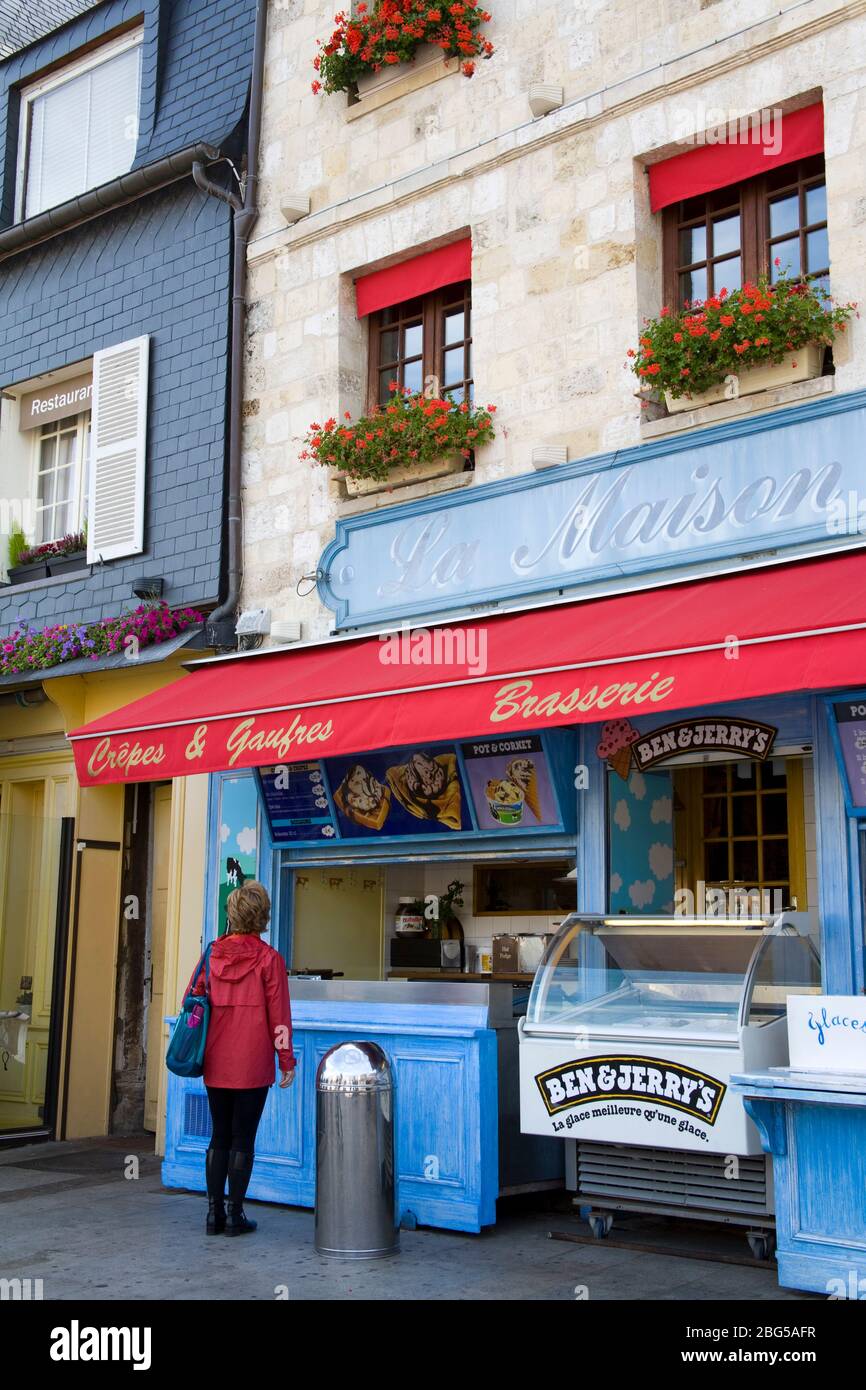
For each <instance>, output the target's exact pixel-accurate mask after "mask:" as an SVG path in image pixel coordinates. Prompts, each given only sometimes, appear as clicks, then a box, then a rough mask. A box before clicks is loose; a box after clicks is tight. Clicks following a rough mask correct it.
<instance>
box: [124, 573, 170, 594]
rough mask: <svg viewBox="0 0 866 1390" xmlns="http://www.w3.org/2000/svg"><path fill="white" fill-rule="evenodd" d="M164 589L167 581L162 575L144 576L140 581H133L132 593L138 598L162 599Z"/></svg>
mask: <svg viewBox="0 0 866 1390" xmlns="http://www.w3.org/2000/svg"><path fill="white" fill-rule="evenodd" d="M164 588H165V580H164V579H163V577H162V575H161V574H147V575H142V576H141V578H140V579H133V581H132V592H133V593H134V594H135V597H136V598H144V599H149V598H151V599H153V598H162V591H163V589H164Z"/></svg>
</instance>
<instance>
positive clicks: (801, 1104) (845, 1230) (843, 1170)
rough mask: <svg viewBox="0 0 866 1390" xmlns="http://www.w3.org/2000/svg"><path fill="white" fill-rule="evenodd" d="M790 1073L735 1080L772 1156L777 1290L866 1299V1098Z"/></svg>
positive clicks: (847, 1086)
mask: <svg viewBox="0 0 866 1390" xmlns="http://www.w3.org/2000/svg"><path fill="white" fill-rule="evenodd" d="M840 1081H841V1084H842V1085H843V1086H844V1087H845V1089H844V1090H839V1091H834V1090H833V1089H832V1084H833V1083H832V1078H831V1077H829V1076H824V1077H821V1078H819V1079H818V1080H816V1084H815V1086H814V1087H813V1088H812V1089H808V1088H807V1078H806V1077H805V1075H804V1074H802V1073H796V1072H793V1071H791V1070H790V1069H789V1068H786V1067H776V1068H773V1069H772V1071H770V1072H766V1073H755V1074H754V1075H746V1076H735V1077H732V1078H731V1085H732V1089H733V1090H734V1091H736V1092H738V1093H739V1094H741V1095H743V1097H744V1101H745V1105H746V1109H747V1110H748V1112H749V1114H750V1115H751V1116H752V1118H753V1119H754V1120H755V1122H756V1123H757V1125H758V1129H759V1133H760V1135H761V1143H762V1146H763V1148H764V1150H765V1152H768V1153H771V1154H772V1155H773V1186H774V1190H775V1198H776V1239H777V1258H778V1269H779V1283H780V1284H782V1285H783V1287H785V1288H793V1289H806V1290H810V1291H812V1292H814V1293H823V1294H826V1295H829V1296H830V1297H834V1298H845V1299H848V1298H855V1299H862V1298H863V1297H864V1296H866V1202H864V1193H866V1093H864V1091H863V1089H862V1088H861V1089H860V1090H859V1091H857V1090H855V1089H853V1088H852V1087H851V1082H850V1078H840Z"/></svg>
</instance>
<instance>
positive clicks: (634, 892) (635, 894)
mask: <svg viewBox="0 0 866 1390" xmlns="http://www.w3.org/2000/svg"><path fill="white" fill-rule="evenodd" d="M655 893H656V886H655V884H654V882H653V880H652V879H651V878H648V879H647V880H646V882H644V883H642V882H641V880H640V879H638V880H637V882H636V883H631V884H629V890H628V895H629V897H630V898H631V900H632V902H633V904H634V906H635V907H638V908H639V907H647V906H648V904H649V903H651V902H652V900H653V898H654V897H655Z"/></svg>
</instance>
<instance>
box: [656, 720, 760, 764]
mask: <svg viewBox="0 0 866 1390" xmlns="http://www.w3.org/2000/svg"><path fill="white" fill-rule="evenodd" d="M776 732H777V731H776V729H774V728H773V727H772V725H771V724H759V723H758V722H757V720H754V719H717V718H705V719H681V720H679V721H678V722H677V723H676V724H668V725H666V726H665V728H663V729H653V731H652V733H649V734H646V735H645V736H644V737H643V738H639V739H638V740H637V742H636V743H634V744H633V747H632V752H633V753H634V759H635V763H636V765H637V767H638V768H639V769H640V768H645V767H652V765H653V763H658V762H661V761H662V760H663V759H664V758H671V757H675V756H676V755H677V754H678V753H689V752H691V751H692V750H693V749H695V748H699V749H701V751H703V752H710V751H712V752H723V753H737V754H739V756H740V757H741V758H752V759H753V760H754V761H755V762H761V763H762V762H763V761H764V760H765V759H766V757H767V756H768V754H769V752H770V750H771V748H772V747H773V743H774V742H775V738H776Z"/></svg>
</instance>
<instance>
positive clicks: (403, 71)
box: [355, 43, 443, 101]
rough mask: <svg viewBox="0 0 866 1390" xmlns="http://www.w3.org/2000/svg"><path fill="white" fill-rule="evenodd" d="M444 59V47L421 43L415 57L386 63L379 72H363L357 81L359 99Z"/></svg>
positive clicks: (361, 99) (391, 85)
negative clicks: (405, 61)
mask: <svg viewBox="0 0 866 1390" xmlns="http://www.w3.org/2000/svg"><path fill="white" fill-rule="evenodd" d="M442 61H443V54H442V49H441V48H439V47H438V46H437V45H436V44H433V43H422V44H419V46H418V48H417V49H416V50H415V56H414V58H411V59H410V60H409V62H407V63H386V64H384V65H383V66H382V67H381V68H380V69H379V71H378V72H363V73H361V74H360V76H359V77H358V79H357V81H356V84H355V85H356V87H357V89H358V99H359V100H360V101H363V100H364V98H365V97H370V96H372V95H373V93H374V92H375V93H378V92H381V91H383V90H384V89H385V88H387V87H393V85H394V84H395V83H396V82H399V81H401V79H402V78H404V77H408V76H409V74H410V73H413V72H420V71H421V70H422V69H423V68H429V67H432V66H433V65H434V63H441V62H442Z"/></svg>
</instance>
